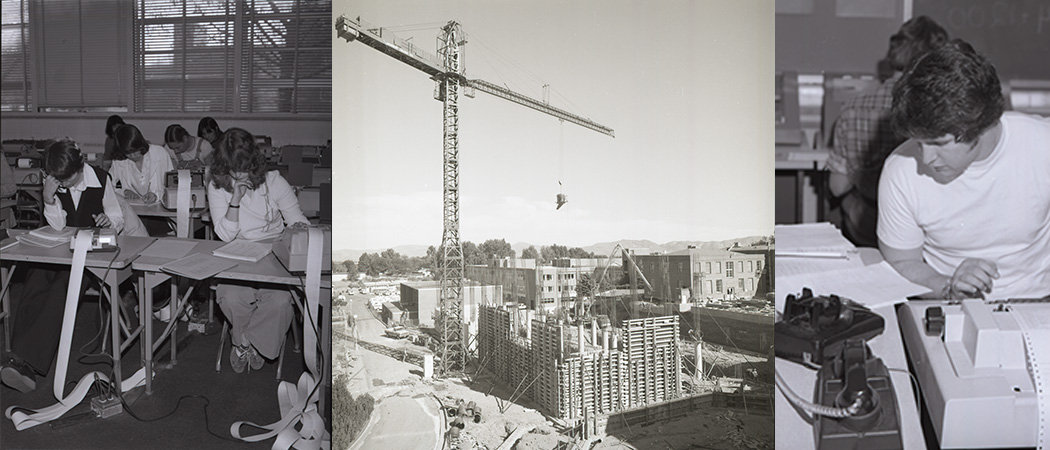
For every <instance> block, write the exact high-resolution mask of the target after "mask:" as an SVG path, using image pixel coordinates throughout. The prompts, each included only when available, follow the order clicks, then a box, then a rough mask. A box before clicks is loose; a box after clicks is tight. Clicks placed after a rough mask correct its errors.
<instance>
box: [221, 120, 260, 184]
mask: <svg viewBox="0 0 1050 450" xmlns="http://www.w3.org/2000/svg"><path fill="white" fill-rule="evenodd" d="M213 155H214V156H213V158H212V163H211V181H212V183H214V184H215V186H216V187H219V188H222V189H224V190H226V191H227V192H233V178H232V177H231V176H230V173H232V172H247V173H248V182H249V183H251V185H252V189H255V188H258V187H259V186H262V185H263V184H264V183H266V155H264V154H263V152H262V151H261V150H259V147H256V145H255V136H252V134H251V133H249V132H247V131H244V130H242V129H240V128H230V129H228V130H226V132H225V133H223V134H222V137H221V138H219V143H218V147H216V148H215V153H213Z"/></svg>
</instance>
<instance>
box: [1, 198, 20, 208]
mask: <svg viewBox="0 0 1050 450" xmlns="http://www.w3.org/2000/svg"><path fill="white" fill-rule="evenodd" d="M17 204H18V201H17V200H15V199H13V198H0V209H7V208H13V207H14V206H15V205H17Z"/></svg>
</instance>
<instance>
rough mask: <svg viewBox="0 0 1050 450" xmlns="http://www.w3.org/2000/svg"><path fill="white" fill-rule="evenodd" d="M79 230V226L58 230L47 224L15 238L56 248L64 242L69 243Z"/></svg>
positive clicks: (34, 244) (28, 243)
mask: <svg viewBox="0 0 1050 450" xmlns="http://www.w3.org/2000/svg"><path fill="white" fill-rule="evenodd" d="M77 230H78V229H77V228H73V227H66V228H64V229H62V230H56V229H54V228H51V226H50V225H45V226H42V227H40V228H37V229H35V230H33V231H30V232H29V233H28V234H20V235H18V236H15V239H18V242H21V243H23V244H27V245H33V246H36V247H44V248H54V247H58V246H59V245H62V244H65V245H69V240H70V239H72V238H73V235H75V234H76V233H77Z"/></svg>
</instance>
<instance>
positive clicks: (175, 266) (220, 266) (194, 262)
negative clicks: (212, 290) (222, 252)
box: [161, 253, 237, 280]
mask: <svg viewBox="0 0 1050 450" xmlns="http://www.w3.org/2000/svg"><path fill="white" fill-rule="evenodd" d="M236 265H237V263H236V262H235V261H230V260H228V259H223V258H219V257H217V256H212V255H203V254H200V253H198V254H194V255H190V256H187V257H185V258H182V259H180V260H178V261H174V262H170V263H168V264H165V265H164V266H163V267H161V270H163V271H165V272H168V273H171V274H175V275H178V276H181V277H186V278H192V279H194V280H203V279H206V278H211V277H213V276H215V275H217V274H218V273H219V272H222V271H225V270H229V269H231V268H233V267H234V266H236Z"/></svg>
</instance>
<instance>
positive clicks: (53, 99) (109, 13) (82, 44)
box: [5, 0, 130, 110]
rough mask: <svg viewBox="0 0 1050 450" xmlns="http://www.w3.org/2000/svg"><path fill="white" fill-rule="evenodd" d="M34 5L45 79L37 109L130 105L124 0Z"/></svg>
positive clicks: (58, 1) (40, 71)
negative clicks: (128, 99) (128, 98)
mask: <svg viewBox="0 0 1050 450" xmlns="http://www.w3.org/2000/svg"><path fill="white" fill-rule="evenodd" d="M31 5H32V12H31V14H32V16H31V17H32V21H33V27H32V28H31V30H32V33H33V34H32V39H33V40H34V41H35V42H34V44H35V45H34V47H35V49H36V50H35V52H36V55H35V56H37V57H38V59H37V61H36V70H37V74H38V76H37V80H39V81H40V84H39V86H38V87H37V90H36V95H37V107H38V108H40V109H41V110H79V109H89V110H90V109H105V108H121V107H126V106H127V103H128V101H127V83H128V81H129V80H127V79H126V78H127V77H126V74H127V70H126V67H127V63H126V62H127V57H126V55H127V54H128V51H129V48H128V47H127V42H128V39H129V38H130V36H129V33H128V32H127V31H128V29H129V26H128V25H129V23H130V21H129V17H128V13H127V5H126V4H125V3H124V2H121V1H119V0H49V1H46V2H45V1H36V2H31ZM5 70H6V69H5Z"/></svg>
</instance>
